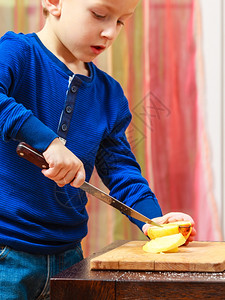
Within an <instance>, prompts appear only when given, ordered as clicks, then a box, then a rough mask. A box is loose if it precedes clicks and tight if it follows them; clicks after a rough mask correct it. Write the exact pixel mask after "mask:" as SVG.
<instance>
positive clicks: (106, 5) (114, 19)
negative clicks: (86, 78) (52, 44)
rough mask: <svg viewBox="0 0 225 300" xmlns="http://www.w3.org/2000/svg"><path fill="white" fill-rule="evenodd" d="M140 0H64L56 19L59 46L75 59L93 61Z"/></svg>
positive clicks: (55, 31) (107, 44)
mask: <svg viewBox="0 0 225 300" xmlns="http://www.w3.org/2000/svg"><path fill="white" fill-rule="evenodd" d="M138 2H139V0H62V2H61V8H60V15H59V17H58V18H57V19H56V22H55V23H54V27H53V28H54V35H55V37H56V39H57V41H58V42H59V43H58V47H62V49H63V48H64V49H65V48H66V49H67V50H69V51H65V52H67V53H68V55H71V54H72V56H73V57H72V59H74V58H76V59H77V60H80V61H83V62H89V61H92V60H93V59H94V58H95V57H96V56H97V55H99V54H100V53H101V52H103V51H104V50H105V49H106V48H108V47H109V46H110V45H111V44H112V43H113V41H114V40H115V38H116V37H117V35H118V34H119V32H120V30H121V28H122V27H123V24H124V22H125V21H126V20H127V19H128V18H129V17H130V16H131V15H132V14H133V12H134V10H135V8H136V6H137V4H138Z"/></svg>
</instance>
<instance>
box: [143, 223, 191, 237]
mask: <svg viewBox="0 0 225 300" xmlns="http://www.w3.org/2000/svg"><path fill="white" fill-rule="evenodd" d="M191 230H192V226H191V223H189V222H186V221H178V222H173V223H168V224H162V227H158V226H151V227H149V229H148V232H147V234H148V236H149V237H150V239H155V238H158V237H163V236H168V235H172V234H177V233H182V234H183V236H184V237H185V238H186V239H187V238H188V237H189V235H190V234H191Z"/></svg>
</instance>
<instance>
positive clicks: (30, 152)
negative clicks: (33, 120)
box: [16, 142, 162, 227]
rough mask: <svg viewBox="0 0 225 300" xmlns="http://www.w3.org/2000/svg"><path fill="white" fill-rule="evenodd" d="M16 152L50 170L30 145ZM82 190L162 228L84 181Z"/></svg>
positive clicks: (43, 159)
mask: <svg viewBox="0 0 225 300" xmlns="http://www.w3.org/2000/svg"><path fill="white" fill-rule="evenodd" d="M16 152H17V154H18V155H19V156H20V157H23V158H25V159H26V160H28V161H29V162H31V163H33V164H35V165H36V166H37V167H39V168H41V169H48V167H49V166H48V163H47V162H46V160H45V158H44V156H43V155H42V153H40V152H39V151H37V150H36V149H35V148H33V147H31V146H30V145H28V144H26V143H24V142H21V143H19V144H18V146H17V148H16ZM80 189H82V190H83V191H85V192H87V193H88V194H91V195H92V196H94V197H96V198H98V199H99V200H102V201H103V202H105V203H107V204H109V205H110V206H112V207H114V208H116V209H118V210H119V211H120V212H122V213H124V214H125V215H128V216H130V217H132V218H134V219H137V220H139V221H142V222H144V223H148V224H151V225H154V226H158V227H162V226H161V225H160V224H158V223H156V222H154V221H153V220H151V219H149V218H147V217H146V216H144V215H142V214H141V213H139V212H137V211H136V210H134V209H133V208H131V207H129V206H128V205H126V204H124V203H123V202H121V201H119V200H117V199H116V198H114V197H112V196H110V195H108V194H107V193H105V192H104V191H102V190H100V189H98V188H97V187H95V186H93V185H92V184H90V183H88V182H86V181H84V183H83V184H82V185H81V186H80Z"/></svg>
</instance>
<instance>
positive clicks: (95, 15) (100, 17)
mask: <svg viewBox="0 0 225 300" xmlns="http://www.w3.org/2000/svg"><path fill="white" fill-rule="evenodd" d="M92 14H93V15H94V17H95V18H97V19H104V18H105V15H101V14H98V13H96V12H94V11H93V12H92Z"/></svg>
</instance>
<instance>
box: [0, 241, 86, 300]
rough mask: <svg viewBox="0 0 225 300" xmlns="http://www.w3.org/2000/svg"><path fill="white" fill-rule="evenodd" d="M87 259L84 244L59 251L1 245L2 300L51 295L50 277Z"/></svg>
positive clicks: (26, 299) (19, 299)
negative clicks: (32, 250)
mask: <svg viewBox="0 0 225 300" xmlns="http://www.w3.org/2000/svg"><path fill="white" fill-rule="evenodd" d="M82 259H83V252H82V249H81V246H80V244H79V245H78V246H77V247H76V248H75V249H72V250H68V251H65V252H63V253H61V254H55V255H35V254H29V253H26V252H21V251H15V250H13V249H11V248H9V247H1V248H0V300H34V299H35V300H43V299H49V282H50V278H51V277H52V276H54V275H56V274H57V273H59V272H61V271H63V270H65V269H67V268H69V267H70V266H72V265H73V264H75V263H77V262H79V261H80V260H82Z"/></svg>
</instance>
